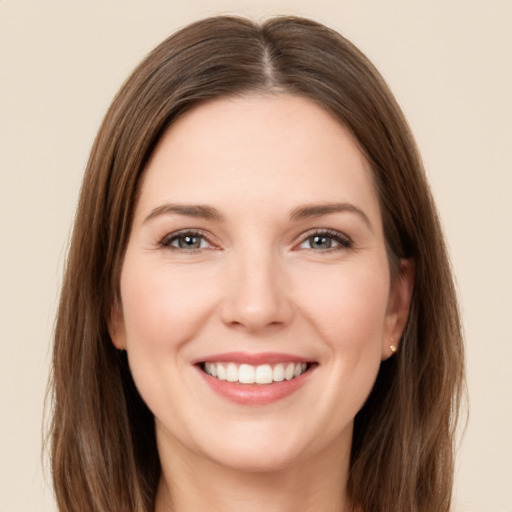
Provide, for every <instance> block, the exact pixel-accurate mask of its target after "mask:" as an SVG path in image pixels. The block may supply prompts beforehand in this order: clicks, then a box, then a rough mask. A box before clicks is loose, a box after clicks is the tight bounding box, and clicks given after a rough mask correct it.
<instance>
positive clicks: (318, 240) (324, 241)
mask: <svg viewBox="0 0 512 512" xmlns="http://www.w3.org/2000/svg"><path fill="white" fill-rule="evenodd" d="M313 245H314V246H315V247H317V248H321V249H329V248H330V247H331V239H330V238H327V237H325V236H314V237H313Z"/></svg>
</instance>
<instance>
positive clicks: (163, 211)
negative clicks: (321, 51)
mask: <svg viewBox="0 0 512 512" xmlns="http://www.w3.org/2000/svg"><path fill="white" fill-rule="evenodd" d="M173 213H174V214H177V215H186V216H187V217H196V218H199V219H206V220H212V221H217V222H223V221H224V216H223V215H222V214H221V213H220V212H219V210H217V209H216V208H213V206H208V205H203V204H198V205H193V204H170V203H168V204H164V205H162V206H157V207H156V208H154V209H153V210H151V212H150V213H149V215H148V216H147V217H146V218H145V219H144V222H143V224H145V223H146V222H148V221H150V220H151V219H154V218H155V217H158V216H160V215H169V214H173Z"/></svg>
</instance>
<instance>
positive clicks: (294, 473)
mask: <svg viewBox="0 0 512 512" xmlns="http://www.w3.org/2000/svg"><path fill="white" fill-rule="evenodd" d="M339 444H340V446H334V447H333V445H332V444H330V445H329V446H328V447H327V448H326V450H325V451H324V452H322V453H319V454H318V455H317V456H315V457H314V458H313V459H311V458H310V459H307V460H300V461H296V462H295V463H293V464H291V465H290V466H289V467H286V468H281V469H279V470H275V471H243V470H240V469H234V468H229V467H225V466H221V465H219V464H216V463H215V462H212V461H210V460H206V459H204V458H198V457H192V458H191V457H190V454H188V457H186V458H185V457H181V456H180V454H179V453H174V454H169V456H168V457H166V456H165V453H161V462H162V477H161V480H160V485H159V488H158V492H157V497H156V507H155V512H194V511H205V510H207V511H208V512H235V511H236V512H239V511H240V510H243V511H244V512H261V511H262V510H264V511H265V512H296V511H297V510H300V511H301V512H313V511H314V512H324V511H327V512H348V510H349V508H348V505H347V499H346V493H345V490H346V483H347V478H348V462H349V454H350V446H346V443H339ZM178 451H180V450H178Z"/></svg>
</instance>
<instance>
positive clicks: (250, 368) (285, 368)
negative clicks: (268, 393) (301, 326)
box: [200, 362, 314, 385]
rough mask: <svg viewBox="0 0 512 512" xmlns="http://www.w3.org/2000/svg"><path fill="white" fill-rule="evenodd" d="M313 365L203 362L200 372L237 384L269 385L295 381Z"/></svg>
mask: <svg viewBox="0 0 512 512" xmlns="http://www.w3.org/2000/svg"><path fill="white" fill-rule="evenodd" d="M313 365H314V363H292V362H289V363H277V364H272V365H271V364H261V365H257V366H256V365H251V364H237V363H233V362H228V363H227V362H218V363H217V362H205V363H201V364H200V368H201V370H202V371H203V372H204V373H206V374H207V375H209V376H210V377H213V378H215V379H218V380H221V381H227V382H233V383H239V384H260V385H269V384H273V383H275V382H283V381H291V380H294V379H297V378H298V377H300V376H301V375H303V374H304V373H306V372H307V371H308V370H310V369H311V368H312V366H313Z"/></svg>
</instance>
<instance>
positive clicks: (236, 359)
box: [194, 352, 312, 366]
mask: <svg viewBox="0 0 512 512" xmlns="http://www.w3.org/2000/svg"><path fill="white" fill-rule="evenodd" d="M311 362H312V361H311V359H306V358H305V357H301V356H297V355H295V354H285V353H281V352H260V353H257V354H249V353H247V352H223V353H221V354H212V355H209V356H206V357H203V358H200V359H197V360H196V361H194V364H199V363H238V364H250V365H253V366H257V365H260V364H278V363H311Z"/></svg>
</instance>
